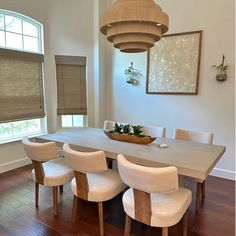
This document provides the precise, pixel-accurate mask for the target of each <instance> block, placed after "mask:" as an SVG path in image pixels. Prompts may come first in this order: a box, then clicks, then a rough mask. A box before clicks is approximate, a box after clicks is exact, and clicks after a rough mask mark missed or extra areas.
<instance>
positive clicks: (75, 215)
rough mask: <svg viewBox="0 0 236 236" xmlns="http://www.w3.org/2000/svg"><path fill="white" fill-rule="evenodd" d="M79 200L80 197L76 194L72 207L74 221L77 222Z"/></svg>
mask: <svg viewBox="0 0 236 236" xmlns="http://www.w3.org/2000/svg"><path fill="white" fill-rule="evenodd" d="M78 201H79V199H78V198H77V197H76V196H74V199H73V208H72V223H75V221H76V218H77V209H78Z"/></svg>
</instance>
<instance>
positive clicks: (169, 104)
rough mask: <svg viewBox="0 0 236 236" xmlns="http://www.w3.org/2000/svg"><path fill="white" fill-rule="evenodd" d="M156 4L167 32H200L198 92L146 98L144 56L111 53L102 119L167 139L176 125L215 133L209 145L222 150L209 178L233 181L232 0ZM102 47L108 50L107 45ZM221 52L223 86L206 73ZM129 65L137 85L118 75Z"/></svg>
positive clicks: (108, 62) (116, 51)
mask: <svg viewBox="0 0 236 236" xmlns="http://www.w3.org/2000/svg"><path fill="white" fill-rule="evenodd" d="M110 2H112V1H110ZM158 4H159V5H160V6H161V7H162V8H163V10H164V11H165V12H166V13H168V15H169V17H170V30H169V32H168V33H178V32H186V31H195V30H203V46H202V57H201V71H200V83H199V94H198V96H183V95H182V96H180V95H179V96H174V95H147V94H146V93H145V86H146V78H145V76H146V62H147V54H146V53H140V54H125V53H120V52H119V51H118V50H114V49H111V50H110V53H108V54H107V65H106V68H107V76H106V77H107V78H106V79H107V86H108V88H107V91H108V95H107V104H106V107H107V110H106V119H112V120H117V121H124V122H131V123H132V122H133V123H140V124H151V125H161V126H165V127H167V128H168V136H169V137H171V135H172V132H173V128H175V127H178V128H185V129H190V130H199V131H210V132H214V135H215V136H214V143H215V144H222V145H226V147H227V151H226V153H225V154H224V156H223V157H222V159H221V160H220V161H219V163H218V164H217V169H216V170H215V172H214V174H217V175H219V176H222V175H223V176H224V177H228V178H234V174H235V170H234V166H235V159H234V158H235V142H234V130H235V124H234V122H235V119H234V118H235V115H234V113H235V103H234V94H235V68H234V65H235V59H234V52H235V50H234V43H235V25H234V0H227V1H222V0H208V1H206V0H198V1H195V0H179V1H166V0H159V1H158ZM105 46H106V47H110V43H109V42H107V45H105ZM222 54H225V56H226V63H227V64H229V71H228V80H227V81H226V82H224V83H220V82H217V81H216V80H215V71H214V70H213V69H211V66H212V65H213V64H220V63H221V57H222ZM131 61H132V62H134V66H135V68H137V69H139V70H141V71H142V74H143V78H142V79H141V81H140V82H141V83H140V85H139V86H138V87H134V86H132V85H129V84H127V83H126V82H125V76H124V73H123V71H124V69H125V68H126V67H128V66H129V64H130V62H131ZM111 62H112V64H111Z"/></svg>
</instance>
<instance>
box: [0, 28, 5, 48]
mask: <svg viewBox="0 0 236 236" xmlns="http://www.w3.org/2000/svg"><path fill="white" fill-rule="evenodd" d="M0 46H5V33H4V31H1V30H0Z"/></svg>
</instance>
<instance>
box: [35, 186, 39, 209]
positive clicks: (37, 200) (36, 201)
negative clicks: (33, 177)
mask: <svg viewBox="0 0 236 236" xmlns="http://www.w3.org/2000/svg"><path fill="white" fill-rule="evenodd" d="M35 207H36V208H38V207H39V183H36V182H35Z"/></svg>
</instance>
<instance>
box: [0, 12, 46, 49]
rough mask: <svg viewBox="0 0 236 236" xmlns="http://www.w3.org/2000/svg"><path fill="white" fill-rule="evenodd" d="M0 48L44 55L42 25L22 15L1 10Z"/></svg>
mask: <svg viewBox="0 0 236 236" xmlns="http://www.w3.org/2000/svg"><path fill="white" fill-rule="evenodd" d="M0 47H6V48H9V49H17V50H22V51H29V52H36V53H43V47H42V24H41V23H39V22H37V21H35V20H33V19H32V18H29V17H27V16H24V15H22V14H19V13H15V12H11V11H7V10H1V9H0Z"/></svg>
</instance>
